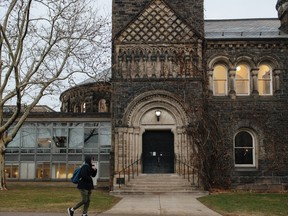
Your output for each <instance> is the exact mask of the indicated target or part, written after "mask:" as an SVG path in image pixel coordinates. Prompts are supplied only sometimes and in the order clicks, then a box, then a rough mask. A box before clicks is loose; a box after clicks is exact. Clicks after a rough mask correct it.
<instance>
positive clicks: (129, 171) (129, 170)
mask: <svg viewBox="0 0 288 216" xmlns="http://www.w3.org/2000/svg"><path fill="white" fill-rule="evenodd" d="M141 161H142V157H140V158H139V159H137V160H136V161H134V162H133V161H132V159H131V163H130V164H129V165H128V166H126V167H124V168H123V169H122V170H121V171H119V172H118V175H119V180H118V186H119V188H121V181H120V178H121V173H123V176H124V181H123V182H124V184H126V173H127V175H128V182H129V181H130V175H131V174H132V178H133V179H134V175H135V173H136V175H137V176H138V175H139V169H138V167H139V163H141ZM135 165H136V169H134V166H135ZM126 171H127V172H126Z"/></svg>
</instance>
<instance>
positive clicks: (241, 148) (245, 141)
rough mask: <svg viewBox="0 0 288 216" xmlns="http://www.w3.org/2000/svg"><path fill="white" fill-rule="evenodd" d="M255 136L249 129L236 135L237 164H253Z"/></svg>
mask: <svg viewBox="0 0 288 216" xmlns="http://www.w3.org/2000/svg"><path fill="white" fill-rule="evenodd" d="M253 157H254V143H253V137H252V135H251V134H250V133H248V132H247V131H241V132H239V133H238V134H237V135H236V137H235V164H237V165H245V164H246V165H253V163H254V160H253Z"/></svg>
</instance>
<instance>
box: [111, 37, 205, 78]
mask: <svg viewBox="0 0 288 216" xmlns="http://www.w3.org/2000/svg"><path fill="white" fill-rule="evenodd" d="M199 43H201V41H200V42H199ZM119 47H120V48H119V51H118V53H117V54H118V58H117V60H118V64H117V71H118V73H117V74H116V77H117V78H124V79H127V78H181V77H182V78H183V77H197V76H201V73H200V72H201V70H202V69H201V64H200V61H202V54H201V53H202V49H201V46H200V45H199V46H198V45H196V46H193V47H192V46H183V45H182V46H180V45H178V46H170V47H167V46H157V47H156V46H144V45H143V46H137V47H134V46H119Z"/></svg>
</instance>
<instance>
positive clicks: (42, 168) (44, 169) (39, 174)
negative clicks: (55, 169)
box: [36, 163, 50, 179]
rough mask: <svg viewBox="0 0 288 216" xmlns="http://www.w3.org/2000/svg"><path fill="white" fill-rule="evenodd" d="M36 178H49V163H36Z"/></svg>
mask: <svg viewBox="0 0 288 216" xmlns="http://www.w3.org/2000/svg"><path fill="white" fill-rule="evenodd" d="M36 178H39V179H48V178H50V164H49V163H39V164H37V170H36Z"/></svg>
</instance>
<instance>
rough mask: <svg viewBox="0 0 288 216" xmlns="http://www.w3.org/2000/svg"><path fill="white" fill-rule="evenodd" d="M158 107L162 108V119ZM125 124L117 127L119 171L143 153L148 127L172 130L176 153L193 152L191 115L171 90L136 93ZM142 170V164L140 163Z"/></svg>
mask: <svg viewBox="0 0 288 216" xmlns="http://www.w3.org/2000/svg"><path fill="white" fill-rule="evenodd" d="M156 111H160V112H161V115H160V117H159V119H157V117H156ZM123 123H124V124H123V125H127V127H117V128H115V140H114V145H115V172H116V173H117V172H119V171H120V170H122V169H123V168H124V167H126V166H127V165H129V164H130V163H131V162H133V161H136V160H137V159H139V158H140V157H141V156H142V153H143V148H142V147H143V143H142V141H143V140H142V138H143V134H144V133H145V132H146V131H170V132H171V133H172V134H173V137H174V144H173V148H174V154H175V155H177V158H180V159H182V160H185V159H188V157H190V155H191V150H192V149H191V145H190V142H189V140H190V139H189V138H188V136H187V134H186V127H187V125H188V124H189V117H188V115H187V113H186V109H185V107H184V105H183V104H182V103H181V102H180V101H179V100H178V98H177V97H176V96H175V95H173V94H171V93H170V92H167V91H157V90H156V91H150V92H146V93H143V94H141V95H139V96H138V97H135V98H134V100H133V101H132V102H131V103H130V104H129V105H128V106H127V108H126V111H125V115H124V117H123ZM139 168H140V171H141V172H142V166H141V167H139Z"/></svg>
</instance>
